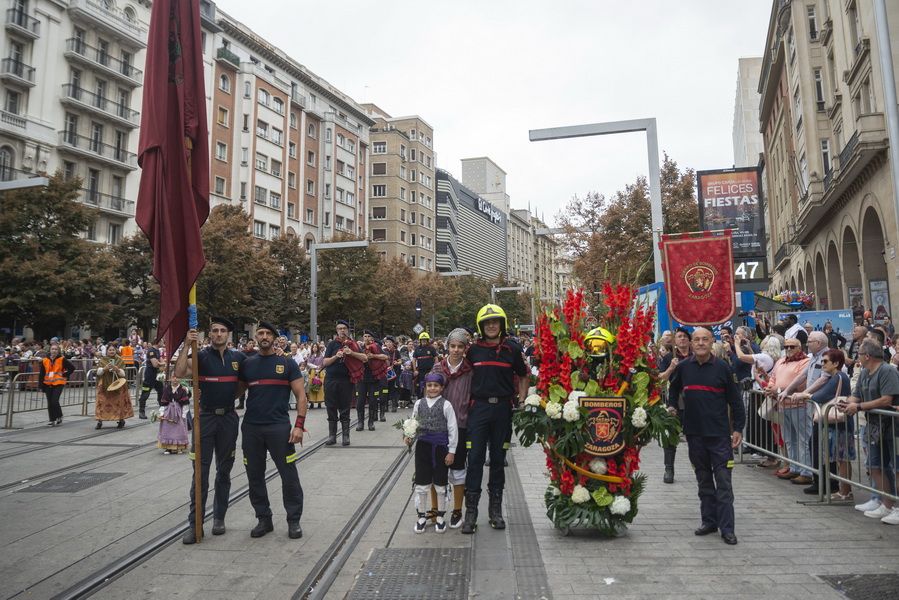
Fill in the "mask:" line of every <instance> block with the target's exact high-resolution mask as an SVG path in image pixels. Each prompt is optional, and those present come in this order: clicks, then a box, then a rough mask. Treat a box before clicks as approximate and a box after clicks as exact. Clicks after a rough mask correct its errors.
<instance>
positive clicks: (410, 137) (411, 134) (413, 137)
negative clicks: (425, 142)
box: [409, 129, 415, 160]
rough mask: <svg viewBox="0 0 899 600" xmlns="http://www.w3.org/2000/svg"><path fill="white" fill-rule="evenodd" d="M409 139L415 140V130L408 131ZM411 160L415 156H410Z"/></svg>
mask: <svg viewBox="0 0 899 600" xmlns="http://www.w3.org/2000/svg"><path fill="white" fill-rule="evenodd" d="M409 139H410V140H414V139H415V130H414V129H412V130H410V131H409ZM413 152H414V150H413ZM412 160H415V155H414V154H413V155H412Z"/></svg>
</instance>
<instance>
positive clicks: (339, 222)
mask: <svg viewBox="0 0 899 600" xmlns="http://www.w3.org/2000/svg"><path fill="white" fill-rule="evenodd" d="M334 227H335V228H336V229H343V217H341V216H340V215H334Z"/></svg>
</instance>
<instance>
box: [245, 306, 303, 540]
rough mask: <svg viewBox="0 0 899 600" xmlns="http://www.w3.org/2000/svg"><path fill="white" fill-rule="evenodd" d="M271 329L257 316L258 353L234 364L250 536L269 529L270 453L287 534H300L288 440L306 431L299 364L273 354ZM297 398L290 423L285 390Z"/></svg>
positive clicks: (299, 494)
mask: <svg viewBox="0 0 899 600" xmlns="http://www.w3.org/2000/svg"><path fill="white" fill-rule="evenodd" d="M277 335H278V333H277V329H275V327H274V326H273V325H271V324H270V323H266V322H265V321H262V322H260V323H259V325H258V326H257V327H256V345H257V346H258V347H259V352H258V353H257V354H256V355H254V356H251V357H249V358H247V359H246V360H244V361H243V363H241V365H240V373H239V375H238V377H239V379H240V384H239V386H238V393H237V395H238V396H239V395H240V394H241V393H242V392H243V390H244V389H246V390H247V401H246V406H247V410H246V412H245V413H244V417H243V426H242V427H241V433H242V436H243V437H242V444H241V447H242V449H243V456H244V459H243V460H244V464H245V465H246V468H247V480H248V481H249V484H250V504H252V505H253V510H255V511H256V518H257V519H258V521H259V522H258V523H257V524H256V527H254V528H253V530H252V531H251V532H250V536H251V537H254V538H256V537H262V536H264V535H265V534H266V533H268V532H270V531H274V526H273V525H272V509H271V506H270V505H269V501H268V489H267V488H266V485H265V455H266V452H267V453H268V454H269V455H271V457H272V461H273V462H274V463H275V467H277V469H278V474H279V475H280V476H281V493H282V496H283V499H284V509H285V510H286V511H287V535H288V537H290V538H291V539H298V538H301V537H303V530H302V529H301V528H300V517H301V516H302V515H303V488H302V487H301V486H300V477H299V474H298V473H297V465H296V460H297V458H298V454H297V451H296V447H295V446H294V444H297V443H299V444H300V445H301V446H302V445H303V432H305V431H306V429H305V424H306V410H307V409H308V406H307V404H306V391H305V386H304V384H303V374H302V373H301V372H300V367H299V366H298V365H297V363H296V362H295V361H294V360H293V359H292V358H290V357H289V356H286V355H285V356H279V355H277V354H275V337H276V336H277ZM291 391H292V392H293V394H294V396H295V397H296V401H297V417H296V420H295V421H294V422H293V424H291V422H290V415H289V414H288V411H289V409H290V393H291Z"/></svg>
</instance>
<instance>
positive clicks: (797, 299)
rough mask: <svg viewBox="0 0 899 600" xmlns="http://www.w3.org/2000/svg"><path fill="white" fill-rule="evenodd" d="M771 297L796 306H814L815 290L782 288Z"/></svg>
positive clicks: (804, 307)
mask: <svg viewBox="0 0 899 600" xmlns="http://www.w3.org/2000/svg"><path fill="white" fill-rule="evenodd" d="M771 299H772V300H777V301H778V302H783V303H784V304H789V305H790V306H794V307H796V308H803V309H806V308H814V307H815V292H803V291H802V290H797V291H792V290H784V291H782V292H776V293H775V294H774V295H773V296H772V297H771Z"/></svg>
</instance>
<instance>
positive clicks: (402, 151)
mask: <svg viewBox="0 0 899 600" xmlns="http://www.w3.org/2000/svg"><path fill="white" fill-rule="evenodd" d="M400 158H402V159H403V160H406V147H405V146H403V145H400Z"/></svg>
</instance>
